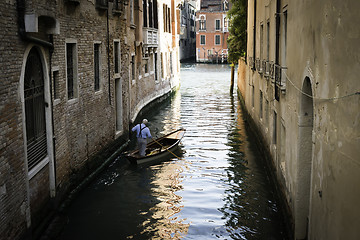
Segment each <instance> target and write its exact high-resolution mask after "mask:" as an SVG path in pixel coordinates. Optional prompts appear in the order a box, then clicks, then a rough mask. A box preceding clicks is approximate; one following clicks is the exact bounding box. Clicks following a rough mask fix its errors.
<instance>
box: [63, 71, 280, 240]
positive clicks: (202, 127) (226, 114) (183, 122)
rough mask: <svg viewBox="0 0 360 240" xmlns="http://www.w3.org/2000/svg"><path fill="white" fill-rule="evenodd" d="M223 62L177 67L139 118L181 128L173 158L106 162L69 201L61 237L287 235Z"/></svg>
mask: <svg viewBox="0 0 360 240" xmlns="http://www.w3.org/2000/svg"><path fill="white" fill-rule="evenodd" d="M229 89H230V67H229V66H228V65H208V64H182V65H181V88H180V90H179V91H178V92H177V93H176V94H175V95H174V96H173V97H172V99H171V101H168V102H166V103H164V104H162V105H161V106H160V107H157V108H156V109H153V110H152V111H151V113H148V114H147V115H146V116H145V117H146V118H148V120H149V127H150V130H151V132H152V135H153V136H161V135H164V134H166V133H168V132H170V131H172V130H175V129H178V128H180V127H183V128H185V129H186V134H185V137H184V138H183V141H182V144H181V146H180V147H181V152H182V154H179V156H178V158H176V157H174V158H172V159H170V160H169V161H166V162H162V163H157V164H153V165H147V166H137V167H135V166H130V165H125V166H124V164H123V162H124V161H123V160H124V159H122V157H120V158H118V159H117V160H116V161H115V162H114V163H112V164H111V165H110V166H109V167H108V168H107V169H106V170H105V171H104V172H103V173H102V174H101V175H100V176H99V177H98V178H97V179H96V180H95V181H94V182H92V183H91V184H90V185H89V186H88V187H87V188H86V189H85V190H83V191H82V192H81V193H80V195H79V196H78V197H77V198H76V199H75V200H74V201H73V202H72V204H71V205H70V206H69V207H68V209H67V211H66V212H65V217H66V219H67V220H66V221H67V224H66V226H65V227H64V230H63V231H62V233H61V235H60V237H59V239H64V240H65V239H66V240H69V239H87V240H89V239H106V240H108V239H109V240H112V239H119V240H120V239H136V240H137V239H201V240H203V239H204V240H206V239H287V238H286V228H285V224H284V221H285V219H283V217H282V214H281V212H280V207H279V205H278V203H277V201H276V199H277V198H276V196H275V191H274V187H273V186H272V185H271V181H270V180H269V177H268V175H267V173H266V171H265V162H264V161H265V160H264V159H263V157H262V156H261V155H260V154H259V153H258V150H257V148H256V143H255V142H254V141H252V139H251V138H250V137H249V134H248V132H247V127H246V125H245V122H244V120H243V117H242V111H241V108H240V106H239V101H238V98H237V96H236V93H234V95H233V96H231V95H230V94H229V92H230V91H229Z"/></svg>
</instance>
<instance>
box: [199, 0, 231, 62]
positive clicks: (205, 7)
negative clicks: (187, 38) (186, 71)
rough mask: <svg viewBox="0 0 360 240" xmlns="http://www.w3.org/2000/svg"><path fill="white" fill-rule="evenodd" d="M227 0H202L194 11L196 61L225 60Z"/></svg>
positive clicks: (227, 30) (227, 22)
mask: <svg viewBox="0 0 360 240" xmlns="http://www.w3.org/2000/svg"><path fill="white" fill-rule="evenodd" d="M229 7H230V2H229V1H228V0H220V1H218V0H202V1H201V6H200V11H197V12H196V22H197V24H196V61H197V62H215V63H223V62H226V61H227V56H228V49H227V38H228V36H229V29H228V26H229V20H228V19H227V12H228V10H229Z"/></svg>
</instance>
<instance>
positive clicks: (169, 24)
mask: <svg viewBox="0 0 360 240" xmlns="http://www.w3.org/2000/svg"><path fill="white" fill-rule="evenodd" d="M167 14H168V17H167V19H168V32H169V33H171V18H170V16H171V15H170V8H169V7H168V8H167Z"/></svg>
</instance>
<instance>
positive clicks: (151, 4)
mask: <svg viewBox="0 0 360 240" xmlns="http://www.w3.org/2000/svg"><path fill="white" fill-rule="evenodd" d="M149 27H151V28H152V27H154V16H153V3H152V1H151V0H149Z"/></svg>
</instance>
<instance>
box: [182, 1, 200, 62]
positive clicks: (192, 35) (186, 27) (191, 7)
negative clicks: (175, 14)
mask: <svg viewBox="0 0 360 240" xmlns="http://www.w3.org/2000/svg"><path fill="white" fill-rule="evenodd" d="M196 3H197V1H195V0H184V1H183V2H182V3H181V6H180V9H181V19H180V24H181V26H180V41H179V48H180V61H184V60H191V59H194V60H195V53H196V51H195V50H196V29H195V13H196Z"/></svg>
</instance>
